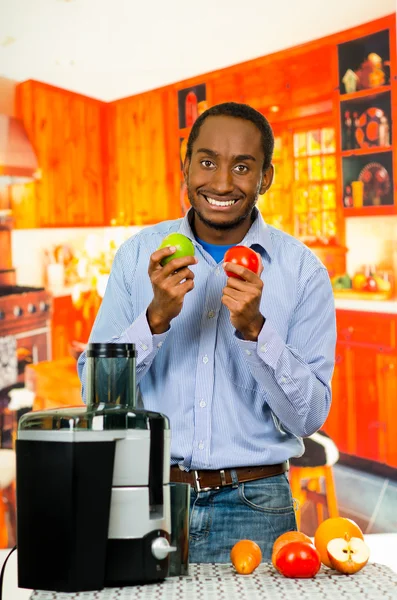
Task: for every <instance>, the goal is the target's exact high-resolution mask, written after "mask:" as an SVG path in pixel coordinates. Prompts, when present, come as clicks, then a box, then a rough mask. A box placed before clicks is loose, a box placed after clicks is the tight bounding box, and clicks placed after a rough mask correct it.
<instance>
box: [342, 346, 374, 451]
mask: <svg viewBox="0 0 397 600" xmlns="http://www.w3.org/2000/svg"><path fill="white" fill-rule="evenodd" d="M376 357H377V351H376V349H375V348H371V347H365V346H356V347H355V348H354V368H353V377H354V383H353V385H354V404H355V410H354V413H355V414H354V415H351V416H352V417H353V419H354V427H355V429H356V434H355V438H356V442H355V446H356V451H355V452H354V454H356V455H357V456H359V457H361V458H366V459H368V460H375V461H378V460H379V443H378V436H379V416H378V412H379V390H378V380H377V365H376ZM349 427H350V423H349Z"/></svg>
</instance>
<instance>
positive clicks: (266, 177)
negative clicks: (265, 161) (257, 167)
mask: <svg viewBox="0 0 397 600" xmlns="http://www.w3.org/2000/svg"><path fill="white" fill-rule="evenodd" d="M273 178H274V166H273V165H270V167H268V168H267V169H266V170H264V171H263V174H262V183H261V187H260V189H259V195H260V196H261V195H262V194H264V193H265V192H267V190H268V189H269V188H270V186H271V185H272V183H273Z"/></svg>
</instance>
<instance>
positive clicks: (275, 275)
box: [78, 213, 336, 469]
mask: <svg viewBox="0 0 397 600" xmlns="http://www.w3.org/2000/svg"><path fill="white" fill-rule="evenodd" d="M188 214H189V213H188ZM174 231H179V232H181V233H183V234H184V235H186V236H188V237H189V238H190V239H191V240H192V242H193V244H194V245H195V250H196V256H197V258H198V259H199V260H198V264H196V265H193V266H192V267H190V268H191V269H192V270H193V271H194V274H195V279H194V289H193V290H192V291H191V292H189V293H188V294H187V295H186V296H185V300H184V304H183V308H182V311H181V313H180V314H179V315H178V316H177V317H176V318H175V319H173V320H172V322H171V326H170V328H169V329H168V331H166V332H165V333H162V334H159V335H152V333H151V330H150V328H149V325H148V322H147V319H146V309H147V307H148V305H149V303H150V302H151V300H152V298H153V290H152V286H151V282H150V279H149V276H148V265H149V257H150V255H151V254H152V253H153V252H154V251H155V250H156V249H157V247H158V246H159V244H160V242H161V241H162V239H163V238H164V237H165V236H166V235H168V234H169V233H171V232H174ZM241 243H242V244H244V245H246V246H249V247H252V248H253V249H254V250H255V251H257V252H259V253H260V254H261V257H262V262H263V265H264V270H263V273H262V275H261V277H262V280H263V282H264V289H263V293H262V299H261V313H262V314H263V315H264V317H265V318H266V321H265V324H264V325H263V328H262V330H261V332H260V334H259V337H258V340H257V342H252V341H245V340H243V339H241V338H240V337H239V335H238V334H237V332H236V330H235V329H234V328H233V326H232V325H231V322H230V318H229V311H228V309H227V308H226V307H225V306H224V305H223V304H222V303H221V296H222V289H223V287H224V286H225V284H226V275H225V272H224V270H223V268H222V263H221V262H220V263H219V264H217V263H216V262H215V260H214V259H213V258H212V257H211V256H210V254H208V253H207V252H205V250H204V249H203V247H202V246H201V245H200V244H199V243H198V242H197V240H196V239H195V237H194V234H193V232H192V230H191V227H190V224H189V220H188V215H187V216H186V217H184V218H183V219H178V220H175V221H167V222H163V223H160V224H158V225H155V226H153V227H147V228H145V229H143V230H142V231H140V232H139V233H138V234H137V235H135V236H133V237H131V238H130V239H128V240H127V241H126V242H124V244H122V245H121V246H120V248H119V250H118V251H117V254H116V257H115V259H114V263H113V266H112V272H111V274H110V277H109V282H108V285H107V288H106V293H105V296H104V298H103V302H102V304H101V307H100V310H99V312H98V315H97V318H96V321H95V324H94V326H93V329H92V332H91V336H90V341H91V342H116V341H117V342H133V343H134V344H136V348H137V352H138V356H137V381H138V384H139V396H140V398H141V401H142V402H143V405H144V406H145V408H147V409H149V410H153V411H157V412H161V413H163V414H165V415H167V416H168V417H169V419H170V422H171V436H172V443H171V462H172V464H175V463H179V464H180V465H181V467H183V468H185V469H222V468H228V467H237V466H256V465H265V464H274V463H279V462H281V461H283V460H286V459H288V458H291V457H293V456H299V455H301V454H302V452H303V448H304V447H303V443H302V439H301V438H302V437H303V436H308V435H311V434H312V433H314V432H315V431H317V430H318V429H319V428H320V427H321V426H322V425H323V423H324V421H325V419H326V417H327V414H328V411H329V408H330V402H331V390H330V380H331V377H332V372H333V367H334V357H335V342H336V323H335V306H334V298H333V293H332V287H331V284H330V280H329V276H328V273H327V271H326V269H325V267H324V266H323V265H322V263H321V262H320V261H319V260H318V258H317V257H316V256H315V255H314V254H313V253H312V252H311V250H309V249H308V248H307V247H306V246H305V245H304V244H302V243H301V242H300V241H298V240H296V239H295V238H293V237H291V236H289V235H288V234H286V233H284V232H282V231H280V230H278V229H275V228H274V227H270V226H269V225H266V223H265V222H264V221H263V219H262V217H261V215H260V214H259V213H257V216H256V219H255V220H254V222H253V223H252V225H251V228H250V230H249V231H248V233H247V234H246V236H245V238H244V239H243V241H242V242H241ZM85 362H86V355H85V353H83V354H82V355H81V357H80V359H79V362H78V370H79V375H80V378H81V381H82V384H83V396H84V376H85V375H84V373H85Z"/></svg>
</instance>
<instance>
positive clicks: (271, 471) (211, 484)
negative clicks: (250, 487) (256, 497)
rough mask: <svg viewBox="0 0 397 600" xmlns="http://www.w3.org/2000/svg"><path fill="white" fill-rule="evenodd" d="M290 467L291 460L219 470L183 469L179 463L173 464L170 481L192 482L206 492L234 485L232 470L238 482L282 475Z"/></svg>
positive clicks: (193, 485) (199, 490) (196, 488)
mask: <svg viewBox="0 0 397 600" xmlns="http://www.w3.org/2000/svg"><path fill="white" fill-rule="evenodd" d="M288 469H289V462H288V461H285V462H283V463H279V464H278V465H263V466H261V467H235V468H234V469H220V470H219V471H207V470H202V471H182V470H181V469H180V468H179V466H178V465H172V467H171V471H170V481H171V482H172V483H190V485H191V486H192V487H193V488H194V489H195V491H196V492H206V491H208V490H212V489H219V488H221V487H224V486H226V485H233V483H234V481H233V478H232V475H231V471H234V472H235V474H236V476H237V479H238V482H239V483H245V482H247V481H255V480H256V479H265V478H266V477H274V475H281V474H282V473H285V472H286V471H288Z"/></svg>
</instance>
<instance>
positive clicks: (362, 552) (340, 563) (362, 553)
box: [327, 535, 369, 575]
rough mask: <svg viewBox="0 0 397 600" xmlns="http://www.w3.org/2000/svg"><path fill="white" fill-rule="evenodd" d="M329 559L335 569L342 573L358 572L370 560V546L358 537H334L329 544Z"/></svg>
mask: <svg viewBox="0 0 397 600" xmlns="http://www.w3.org/2000/svg"><path fill="white" fill-rule="evenodd" d="M327 552H328V557H329V561H330V563H331V565H332V567H333V568H334V569H336V570H337V571H340V572H341V573H347V574H349V575H350V574H352V573H357V571H360V570H361V569H362V568H363V567H365V565H366V564H367V562H368V559H369V548H368V546H367V544H366V543H365V542H364V541H363V540H361V539H360V538H357V537H352V538H350V537H349V536H348V535H346V536H345V537H344V538H334V539H333V540H331V541H330V542H328V544H327Z"/></svg>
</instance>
